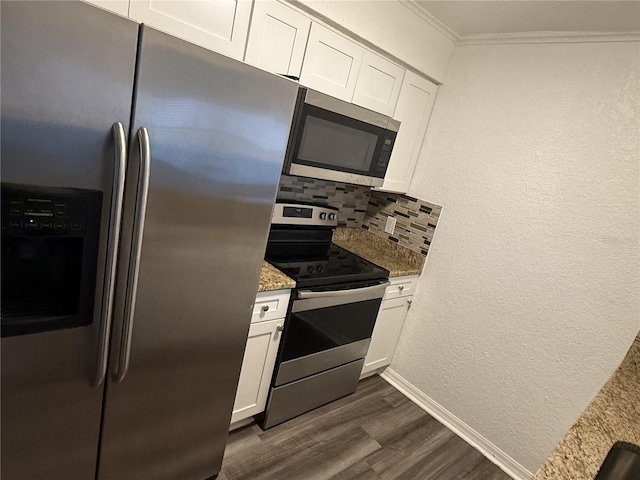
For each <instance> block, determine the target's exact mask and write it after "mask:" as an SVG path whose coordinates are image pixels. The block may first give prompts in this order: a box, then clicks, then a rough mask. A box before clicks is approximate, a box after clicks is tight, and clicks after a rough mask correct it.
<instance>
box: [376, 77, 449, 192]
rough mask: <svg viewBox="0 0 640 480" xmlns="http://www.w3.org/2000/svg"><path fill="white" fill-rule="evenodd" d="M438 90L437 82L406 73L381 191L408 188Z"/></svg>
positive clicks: (394, 116)
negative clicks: (394, 134) (392, 144)
mask: <svg viewBox="0 0 640 480" xmlns="http://www.w3.org/2000/svg"><path fill="white" fill-rule="evenodd" d="M437 90H438V87H437V85H435V84H433V83H431V82H430V81H428V80H426V79H424V78H422V77H420V76H418V75H416V74H415V73H413V72H409V71H407V72H406V74H405V76H404V82H403V83H402V89H401V90H400V96H399V97H398V105H397V106H396V111H395V114H394V115H393V118H395V119H396V120H399V121H400V131H399V132H398V136H397V138H396V143H395V145H394V146H393V153H392V154H391V161H390V162H389V168H388V169H387V173H386V175H385V177H384V184H383V185H382V187H380V190H385V191H389V192H400V193H406V192H407V191H408V190H409V184H410V183H411V178H412V177H413V171H414V170H415V168H416V163H417V162H418V156H419V155H420V149H421V148H422V143H423V141H424V135H425V132H426V131H427V125H428V123H429V117H430V116H431V110H432V109H433V102H434V101H435V98H436V91H437Z"/></svg>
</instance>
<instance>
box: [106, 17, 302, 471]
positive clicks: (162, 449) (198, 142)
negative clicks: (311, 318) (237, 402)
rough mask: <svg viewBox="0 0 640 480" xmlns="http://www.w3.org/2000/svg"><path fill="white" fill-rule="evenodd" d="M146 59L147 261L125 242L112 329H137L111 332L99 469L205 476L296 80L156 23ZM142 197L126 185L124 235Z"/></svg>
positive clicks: (138, 106) (238, 353) (135, 145)
mask: <svg viewBox="0 0 640 480" xmlns="http://www.w3.org/2000/svg"><path fill="white" fill-rule="evenodd" d="M138 62H139V64H138V77H137V93H136V100H135V119H134V131H135V132H139V135H138V136H137V137H136V139H135V141H134V139H132V142H131V144H132V150H131V153H130V164H129V165H130V168H131V172H130V176H129V177H128V179H127V183H128V185H130V186H132V185H138V188H141V187H144V177H145V176H146V173H145V172H146V171H147V168H146V167H143V168H142V169H140V167H139V161H140V158H141V157H144V156H145V154H146V151H147V149H146V148H145V147H144V144H145V142H146V140H145V132H144V130H141V129H142V128H146V129H148V136H149V143H150V151H151V162H150V167H149V170H148V172H149V187H148V200H147V205H146V220H145V221H144V229H143V232H142V233H143V237H142V245H141V254H140V256H139V264H138V265H136V261H131V260H130V259H127V258H126V252H125V248H124V245H123V250H122V257H121V258H122V268H120V271H121V272H125V273H126V272H128V273H129V278H128V279H124V278H120V277H119V278H118V289H119V290H118V294H117V297H118V300H117V302H116V308H117V310H116V317H118V319H117V320H116V319H114V321H117V324H116V325H115V330H114V332H115V331H122V330H124V331H125V332H126V331H129V328H128V326H129V325H130V326H131V328H132V330H131V333H132V337H131V341H130V342H129V341H127V339H126V338H124V339H123V340H122V341H117V340H116V338H115V337H114V339H113V341H112V352H111V359H112V360H113V362H112V365H111V367H110V368H111V370H110V373H111V375H112V380H110V381H109V383H108V385H107V392H106V396H105V413H104V428H103V434H102V446H101V455H100V463H99V466H98V479H99V480H108V479H123V478H135V479H136V480H147V479H148V480H163V479H171V480H174V479H181V480H190V479H193V480H203V479H205V478H209V477H211V476H213V475H215V474H217V473H218V472H219V470H220V466H221V462H222V455H223V451H224V445H225V442H226V437H227V431H228V427H229V421H230V418H231V412H232V408H233V401H234V397H235V392H236V387H237V382H238V378H239V375H240V366H241V362H242V357H243V351H244V346H245V343H246V339H247V334H248V330H249V323H250V320H251V313H252V305H253V302H254V300H255V295H256V290H257V286H258V279H259V274H260V268H261V264H262V260H263V256H264V250H265V246H266V239H267V233H268V229H269V223H270V217H271V209H272V205H273V202H274V199H275V195H276V190H277V185H278V180H279V176H280V170H281V167H282V162H283V158H284V152H285V148H286V144H287V138H288V132H289V126H290V123H291V118H292V115H293V108H294V102H295V98H296V93H297V89H298V86H297V84H296V83H294V82H292V81H290V80H287V79H283V78H281V77H277V76H275V75H272V74H270V73H267V72H263V71H259V70H257V69H256V68H254V67H251V66H248V65H245V64H242V63H240V62H237V61H235V60H232V59H230V58H227V57H224V56H222V55H218V54H216V53H213V52H210V51H207V50H205V49H202V48H200V47H197V46H194V45H192V44H189V43H187V42H184V41H180V40H177V39H175V38H172V37H170V36H168V35H165V34H163V33H160V32H158V31H155V30H152V29H150V28H148V27H146V26H143V28H142V40H141V44H140V52H139V58H138ZM140 142H142V149H141V148H140ZM141 150H142V152H141ZM139 175H142V180H140V179H139ZM133 190H135V189H133ZM137 193H139V192H137ZM142 197H144V195H136V192H134V191H128V192H127V194H126V195H125V204H126V205H125V218H126V221H125V230H124V231H123V238H124V237H129V236H131V237H132V238H135V237H136V233H139V232H140V230H139V228H137V227H139V225H137V226H135V225H131V223H132V221H131V219H132V218H134V217H136V216H138V215H137V214H136V212H135V210H136V208H135V203H136V202H137V203H138V205H139V207H138V209H139V208H141V207H142V205H143V204H144V199H143V198H142ZM138 221H139V220H138ZM134 227H136V228H134ZM128 250H129V251H131V250H132V249H131V248H129V249H128ZM134 250H135V248H134ZM136 267H139V277H138V281H137V292H136V295H135V305H132V304H131V300H132V299H131V297H130V296H129V298H127V290H128V291H129V294H132V290H134V288H133V286H134V284H132V283H131V282H135V278H132V277H135V275H132V273H135V270H136ZM127 287H129V288H127ZM132 311H133V316H132V323H129V322H128V319H125V322H124V329H123V328H122V327H123V325H122V317H124V316H125V313H124V312H132ZM129 343H130V350H129V349H128V344H129ZM123 349H124V352H123ZM127 351H130V357H128V355H127ZM127 365H128V368H127ZM118 382H119V383H118Z"/></svg>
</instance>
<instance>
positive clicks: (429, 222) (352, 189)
mask: <svg viewBox="0 0 640 480" xmlns="http://www.w3.org/2000/svg"><path fill="white" fill-rule="evenodd" d="M278 198H283V199H287V200H300V201H306V202H323V203H327V204H329V205H331V206H332V207H337V208H339V209H340V216H339V217H338V226H339V227H350V228H360V227H362V228H366V229H367V230H369V231H370V232H371V233H374V234H376V235H379V236H381V237H384V238H388V239H390V240H392V241H394V242H397V243H398V244H399V245H402V246H403V247H406V248H408V249H409V250H412V251H414V252H417V253H420V254H422V255H424V256H426V255H427V254H428V253H429V246H430V245H431V241H432V240H433V234H434V233H435V230H436V226H437V224H438V219H439V218H440V213H441V212H442V207H441V206H439V205H435V204H433V203H429V202H425V201H424V200H419V199H417V198H413V197H410V196H408V195H401V194H397V193H385V192H378V191H375V190H371V189H370V188H369V187H365V186H362V185H352V184H349V183H342V182H332V181H328V180H318V179H315V178H305V177H295V176H292V175H282V177H281V178H280V186H279V189H278ZM389 215H393V216H394V217H395V218H396V220H397V223H396V228H395V232H394V234H393V235H389V234H388V233H386V232H385V231H384V226H385V224H386V221H387V217H388V216H389Z"/></svg>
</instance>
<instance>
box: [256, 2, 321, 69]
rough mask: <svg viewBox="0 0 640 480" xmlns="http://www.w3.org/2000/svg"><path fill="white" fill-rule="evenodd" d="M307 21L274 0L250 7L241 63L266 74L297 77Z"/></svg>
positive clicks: (304, 43) (299, 14) (308, 23)
mask: <svg viewBox="0 0 640 480" xmlns="http://www.w3.org/2000/svg"><path fill="white" fill-rule="evenodd" d="M310 27H311V20H310V19H309V18H308V17H306V16H304V15H303V14H302V13H299V12H296V11H295V10H293V9H291V8H289V7H287V6H286V5H283V4H282V3H280V2H276V1H274V0H259V1H257V2H256V3H255V5H254V7H253V15H252V17H251V30H250V33H249V40H248V43H247V53H246V55H245V58H244V59H245V61H246V62H247V63H250V64H252V65H255V66H256V67H259V68H262V69H264V70H269V71H270V72H274V73H279V74H287V75H293V76H295V77H299V76H300V70H301V69H302V59H303V57H304V50H305V47H306V46H307V38H308V37H309V28H310Z"/></svg>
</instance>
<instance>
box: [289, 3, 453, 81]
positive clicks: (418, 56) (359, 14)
mask: <svg viewBox="0 0 640 480" xmlns="http://www.w3.org/2000/svg"><path fill="white" fill-rule="evenodd" d="M290 1H291V3H292V4H294V5H296V6H302V7H303V8H305V7H306V8H308V9H311V10H313V11H315V12H317V13H319V14H320V15H323V16H325V17H327V18H329V19H331V20H333V21H334V22H336V23H337V24H339V25H340V26H342V27H344V28H346V29H347V30H350V31H351V32H353V33H355V34H356V35H358V36H360V37H362V38H364V39H365V40H368V41H370V42H371V43H372V44H374V45H375V46H377V47H379V48H381V49H383V50H385V51H386V52H388V53H390V54H391V55H393V56H395V57H397V58H398V59H400V60H402V61H403V62H406V63H407V64H409V65H411V66H412V67H414V68H416V69H417V70H419V71H421V72H423V73H425V74H427V75H429V76H430V77H432V78H433V79H434V80H436V81H438V82H442V80H444V77H445V76H446V73H447V67H448V65H449V59H450V58H451V53H452V52H453V47H454V42H453V40H451V39H450V38H448V37H446V36H445V35H444V34H442V33H440V31H438V30H436V29H435V28H434V27H432V26H431V25H430V24H428V23H427V22H426V21H424V20H423V19H422V18H420V17H419V16H417V15H416V14H415V13H413V12H412V11H411V10H409V8H407V7H406V6H404V5H402V4H401V3H400V2H398V1H396V0H394V1H391V0H366V1H363V0H357V1H356V0H340V1H336V0H290Z"/></svg>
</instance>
